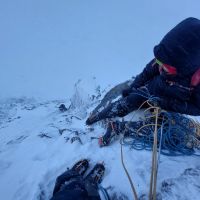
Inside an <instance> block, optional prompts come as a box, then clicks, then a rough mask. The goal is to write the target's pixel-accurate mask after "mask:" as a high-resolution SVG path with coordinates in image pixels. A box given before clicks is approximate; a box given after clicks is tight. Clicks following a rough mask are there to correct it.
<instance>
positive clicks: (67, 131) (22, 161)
mask: <svg viewBox="0 0 200 200" xmlns="http://www.w3.org/2000/svg"><path fill="white" fill-rule="evenodd" d="M79 82H81V81H79ZM79 82H77V84H76V85H75V89H74V91H75V92H74V95H73V96H72V97H71V99H70V100H55V101H46V102H40V101H38V100H34V99H31V98H18V99H15V98H12V99H5V100H1V101H0V199H2V200H14V199H15V200H25V199H26V200H47V199H50V197H51V196H52V191H53V187H54V183H55V180H56V177H57V176H58V175H60V174H61V173H62V172H64V171H65V170H66V169H67V168H68V167H69V168H70V167H71V166H72V165H73V164H74V163H75V162H76V161H78V160H79V159H81V158H88V159H90V168H92V167H93V166H94V165H95V164H96V163H97V162H103V163H104V164H105V166H106V173H105V176H104V179H103V182H102V186H103V187H104V188H106V189H107V190H108V193H109V195H110V196H111V199H121V200H122V199H124V200H127V199H133V196H132V191H131V187H130V184H129V182H128V179H127V177H126V175H125V172H124V170H123V167H122V164H121V158H120V156H121V155H120V143H119V140H116V141H115V142H113V143H112V144H111V145H110V146H107V147H104V148H99V146H98V142H97V140H96V139H91V137H98V136H101V135H102V134H103V133H104V132H105V127H104V126H103V125H102V124H101V123H97V124H95V125H93V126H91V127H87V126H86V125H85V120H86V117H87V116H88V115H89V113H90V112H91V111H92V109H93V108H94V107H95V106H96V105H97V104H98V103H99V102H100V99H101V98H102V96H103V95H104V94H105V91H106V90H101V88H100V86H98V85H97V84H88V85H89V86H91V85H95V87H94V88H93V89H91V90H90V92H89V93H88V91H87V90H84V89H85V88H87V87H88V85H87V86H85V85H84V83H83V82H81V84H80V83H79ZM87 89H88V88H87ZM108 89H109V87H108V88H107V90H108ZM61 103H64V104H65V105H66V107H67V108H69V109H68V111H66V112H60V111H59V109H58V108H59V105H60V104H61ZM133 114H134V120H137V119H138V117H139V116H140V115H141V113H131V114H130V115H133ZM123 152H124V159H125V164H126V167H127V169H128V171H129V173H130V175H131V177H132V180H133V182H134V185H135V187H136V190H137V193H138V196H139V199H140V200H145V199H148V193H149V184H150V183H149V182H150V173H151V158H152V152H151V151H145V150H143V151H136V150H133V149H130V148H129V147H128V146H124V147H123ZM157 193H158V194H157V199H163V200H169V199H170V200H178V199H181V200H198V199H199V193H200V163H199V157H197V156H178V157H167V156H163V155H161V158H160V163H159V171H158V183H157Z"/></svg>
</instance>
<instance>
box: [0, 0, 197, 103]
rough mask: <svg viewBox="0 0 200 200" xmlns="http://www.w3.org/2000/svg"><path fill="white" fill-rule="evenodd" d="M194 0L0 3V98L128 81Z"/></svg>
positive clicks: (191, 12)
mask: <svg viewBox="0 0 200 200" xmlns="http://www.w3.org/2000/svg"><path fill="white" fill-rule="evenodd" d="M199 10H200V1H199V0H167V1H164V0H137V1H136V0H0V91H1V92H0V97H10V96H12V97H15V96H22V95H23V96H24V95H25V96H29V97H30V96H33V97H43V98H53V99H56V98H65V97H68V96H70V95H71V93H72V89H73V84H74V82H76V80H77V79H79V78H82V79H88V78H91V77H93V76H96V77H97V82H99V83H100V84H101V85H102V86H103V87H104V86H106V85H108V84H116V83H118V82H122V81H125V80H127V79H129V78H130V77H131V76H132V75H136V74H137V73H139V72H140V71H141V70H142V68H143V67H144V66H145V64H146V63H147V62H148V61H149V60H150V59H151V58H152V56H153V52H152V49H153V47H154V46H155V45H156V44H157V43H159V41H160V39H161V38H162V37H163V36H164V34H165V33H166V32H167V31H169V30H170V29H171V28H172V27H173V26H174V25H176V24H177V23H178V22H180V21H181V20H183V19H184V18H186V17H191V16H192V17H196V18H200V12H199Z"/></svg>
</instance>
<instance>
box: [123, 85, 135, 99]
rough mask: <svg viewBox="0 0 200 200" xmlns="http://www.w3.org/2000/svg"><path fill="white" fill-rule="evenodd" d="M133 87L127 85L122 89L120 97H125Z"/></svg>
mask: <svg viewBox="0 0 200 200" xmlns="http://www.w3.org/2000/svg"><path fill="white" fill-rule="evenodd" d="M133 90H134V89H133V88H131V87H128V88H127V89H124V90H122V97H127V96H128V95H129V94H130V93H131V92H132V91H133Z"/></svg>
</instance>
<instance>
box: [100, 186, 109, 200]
mask: <svg viewBox="0 0 200 200" xmlns="http://www.w3.org/2000/svg"><path fill="white" fill-rule="evenodd" d="M98 189H99V190H100V191H101V192H102V194H103V196H104V198H105V200H110V197H109V195H108V192H107V190H106V189H105V188H103V187H102V186H101V185H98Z"/></svg>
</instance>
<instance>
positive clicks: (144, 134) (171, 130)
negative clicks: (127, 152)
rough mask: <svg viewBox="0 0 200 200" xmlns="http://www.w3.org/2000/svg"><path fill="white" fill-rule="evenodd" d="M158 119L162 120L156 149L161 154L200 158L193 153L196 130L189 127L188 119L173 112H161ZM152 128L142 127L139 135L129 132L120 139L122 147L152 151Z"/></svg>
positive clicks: (152, 126)
mask: <svg viewBox="0 0 200 200" xmlns="http://www.w3.org/2000/svg"><path fill="white" fill-rule="evenodd" d="M160 117H162V118H163V120H162V122H161V124H160V127H158V147H160V153H161V154H163V155H167V156H179V155H196V156H200V155H199V154H196V151H195V148H196V147H195V143H194V138H195V132H196V128H195V127H192V126H191V124H192V123H191V120H190V119H189V118H187V117H184V116H183V115H181V114H178V113H173V112H162V113H161V114H160ZM152 123H153V120H152V122H151V124H152ZM147 124H148V123H147ZM154 127H155V126H154V125H150V126H147V127H144V128H143V129H141V131H140V132H139V134H138V133H137V131H132V130H131V133H130V134H129V135H128V136H126V137H124V138H123V139H122V141H121V142H122V145H129V146H131V148H132V149H136V150H144V149H145V150H152V147H153V139H154V135H153V134H154Z"/></svg>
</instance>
